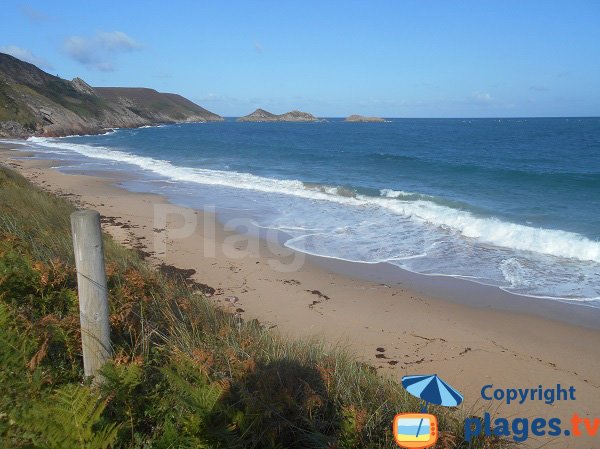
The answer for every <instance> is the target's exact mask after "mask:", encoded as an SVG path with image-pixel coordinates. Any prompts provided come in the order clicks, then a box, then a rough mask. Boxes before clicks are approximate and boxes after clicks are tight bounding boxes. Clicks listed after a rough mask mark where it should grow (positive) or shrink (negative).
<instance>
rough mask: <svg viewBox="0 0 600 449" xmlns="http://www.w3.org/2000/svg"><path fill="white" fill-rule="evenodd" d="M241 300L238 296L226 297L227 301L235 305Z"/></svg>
mask: <svg viewBox="0 0 600 449" xmlns="http://www.w3.org/2000/svg"><path fill="white" fill-rule="evenodd" d="M239 300H240V298H238V297H237V296H226V297H225V301H228V302H230V303H231V304H235V303H236V302H238V301H239Z"/></svg>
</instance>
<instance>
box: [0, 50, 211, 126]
mask: <svg viewBox="0 0 600 449" xmlns="http://www.w3.org/2000/svg"><path fill="white" fill-rule="evenodd" d="M220 120H223V118H222V117H220V116H218V115H216V114H213V113H212V112H210V111H207V110H206V109H204V108H202V107H200V106H198V105H197V104H195V103H193V102H191V101H189V100H187V99H186V98H183V97H181V96H179V95H176V94H164V93H160V92H157V91H155V90H152V89H143V88H112V87H102V88H94V87H92V86H90V85H89V84H87V83H86V82H85V81H83V80H82V79H81V78H75V79H73V80H72V81H68V80H65V79H62V78H59V77H57V76H53V75H50V74H48V73H46V72H44V71H43V70H40V69H39V68H37V67H36V66H34V65H33V64H29V63H27V62H23V61H21V60H19V59H17V58H14V57H13V56H10V55H7V54H3V53H0V137H28V136H31V135H41V136H65V135H71V134H97V133H102V132H104V131H105V130H106V129H107V128H135V127H139V126H145V125H156V124H160V123H176V122H206V121H220Z"/></svg>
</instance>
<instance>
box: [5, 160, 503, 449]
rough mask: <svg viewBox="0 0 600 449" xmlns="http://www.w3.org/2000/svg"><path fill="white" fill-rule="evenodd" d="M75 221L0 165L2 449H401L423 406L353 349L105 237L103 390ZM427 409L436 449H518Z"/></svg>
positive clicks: (458, 418) (460, 418) (455, 413)
mask: <svg viewBox="0 0 600 449" xmlns="http://www.w3.org/2000/svg"><path fill="white" fill-rule="evenodd" d="M74 210H75V208H74V206H73V205H72V204H71V203H69V202H67V201H66V200H64V199H61V198H58V197H56V196H53V195H51V194H48V193H46V192H43V191H42V190H40V189H38V188H36V187H34V186H33V185H32V184H30V183H29V182H28V181H26V180H25V179H24V178H23V177H21V176H20V175H18V174H16V173H15V172H14V171H11V170H9V169H6V168H2V167H0V446H1V447H11V448H65V449H71V448H109V447H114V448H340V449H341V448H386V447H387V448H392V447H395V446H394V442H393V438H392V432H391V422H392V419H393V417H394V415H395V414H396V413H399V412H415V411H418V410H419V409H420V408H421V404H420V403H418V402H417V400H416V399H415V398H413V397H412V396H410V395H408V393H406V391H405V390H404V389H403V388H402V387H401V386H400V385H399V384H398V383H396V382H395V381H393V380H392V379H389V378H386V377H383V376H380V375H379V374H378V373H377V372H376V370H375V369H374V368H372V367H370V366H368V365H366V364H363V363H360V362H358V361H356V360H355V358H353V357H352V355H351V354H349V353H348V352H347V351H345V350H343V349H339V348H329V347H327V346H325V345H324V344H323V343H321V342H319V341H313V340H311V341H307V340H294V341H292V340H289V339H285V338H282V337H280V336H278V335H277V334H274V333H272V332H271V331H269V330H268V329H265V327H264V326H262V325H261V323H259V322H257V321H243V320H241V319H240V318H239V317H238V316H235V315H232V314H229V313H226V312H224V311H222V310H220V309H218V308H217V307H216V306H215V305H214V304H213V303H211V302H210V300H208V299H207V298H205V297H204V295H203V294H202V291H203V286H201V285H200V284H195V283H190V282H188V281H186V280H184V279H182V278H178V277H177V276H176V275H174V274H170V275H167V274H163V273H161V272H159V271H157V270H155V269H154V268H152V267H151V266H149V265H148V264H147V263H146V262H145V261H144V260H143V258H142V256H141V255H140V254H138V253H137V252H135V251H134V250H130V249H126V248H125V247H123V246H121V245H119V244H117V243H116V242H115V241H113V240H112V239H111V238H110V237H109V236H105V253H106V272H107V282H108V288H109V300H110V306H111V317H110V323H111V340H112V344H113V348H112V350H113V354H114V356H113V358H112V361H111V362H109V363H108V364H107V365H105V367H104V368H103V370H102V373H103V377H104V381H103V383H102V384H101V385H100V386H94V385H93V384H92V383H91V382H90V381H89V379H87V380H84V379H83V367H82V362H81V354H80V348H81V341H80V339H81V336H80V331H79V315H78V305H77V290H76V273H75V268H74V262H73V255H72V252H73V251H72V243H71V235H70V224H69V215H70V213H71V212H72V211H74ZM205 281H206V282H209V283H210V280H205ZM430 411H431V412H432V413H435V414H436V415H437V416H438V419H439V427H440V439H439V442H438V445H437V446H436V447H438V448H444V449H445V448H464V449H466V448H474V449H478V448H479V449H483V448H502V447H507V446H510V445H511V443H510V442H508V441H507V440H503V439H499V438H496V437H486V436H485V435H483V436H479V437H477V439H475V440H473V441H471V442H470V443H467V442H466V441H465V440H464V435H463V422H464V419H465V417H466V416H468V415H469V413H465V412H463V411H462V410H452V409H442V408H432V409H431V410H430Z"/></svg>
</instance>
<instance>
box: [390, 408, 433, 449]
mask: <svg viewBox="0 0 600 449" xmlns="http://www.w3.org/2000/svg"><path fill="white" fill-rule="evenodd" d="M437 439H438V423H437V418H436V417H435V416H434V415H430V414H428V413H400V414H398V415H396V416H395V417H394V440H395V441H396V444H397V445H398V446H400V447H405V448H411V449H424V448H427V447H431V446H433V445H434V444H435V443H436V441H437Z"/></svg>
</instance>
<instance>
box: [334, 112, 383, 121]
mask: <svg viewBox="0 0 600 449" xmlns="http://www.w3.org/2000/svg"><path fill="white" fill-rule="evenodd" d="M344 121H345V122H377V123H381V122H385V120H384V119H382V118H381V117H365V116H364V115H356V114H354V115H351V116H349V117H346V119H345V120H344Z"/></svg>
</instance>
